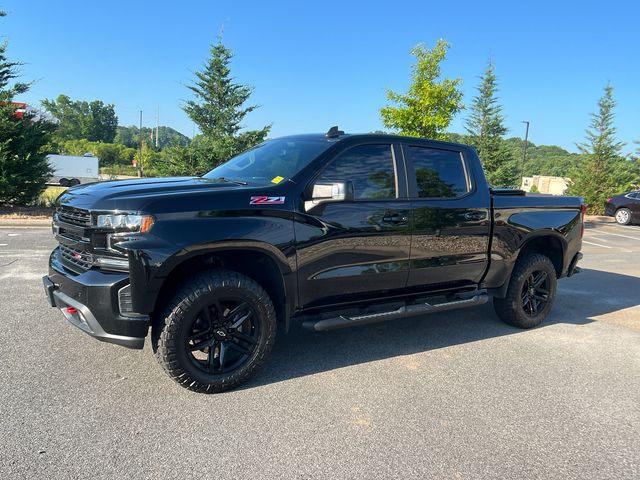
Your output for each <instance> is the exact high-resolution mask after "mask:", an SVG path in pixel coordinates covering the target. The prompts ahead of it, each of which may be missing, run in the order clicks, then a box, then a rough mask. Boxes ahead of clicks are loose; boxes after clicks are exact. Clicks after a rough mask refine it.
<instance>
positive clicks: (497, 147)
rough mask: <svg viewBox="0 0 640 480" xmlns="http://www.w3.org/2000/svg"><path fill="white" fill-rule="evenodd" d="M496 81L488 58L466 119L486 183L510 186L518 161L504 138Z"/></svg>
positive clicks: (495, 185) (504, 132) (492, 66)
mask: <svg viewBox="0 0 640 480" xmlns="http://www.w3.org/2000/svg"><path fill="white" fill-rule="evenodd" d="M497 92H498V82H497V79H496V74H495V67H494V65H493V62H492V61H491V60H490V61H489V63H488V64H487V69H486V71H485V72H484V74H483V75H482V76H481V77H480V86H479V87H478V94H477V95H476V96H475V98H474V99H473V103H472V104H471V114H470V115H469V117H468V118H467V120H466V122H465V128H466V130H467V132H468V134H469V137H470V141H471V144H472V145H473V146H474V147H475V148H476V150H477V151H478V155H479V156H480V160H481V161H482V165H483V167H484V171H485V174H486V176H487V181H488V182H489V185H491V186H493V187H513V186H517V185H518V183H519V182H518V164H517V159H516V157H515V156H514V154H513V151H512V150H511V149H510V148H509V146H508V145H507V144H506V143H505V141H504V139H503V137H504V135H505V134H506V133H507V131H508V129H507V128H506V127H505V126H504V116H503V115H502V106H501V105H500V104H499V103H498V97H497Z"/></svg>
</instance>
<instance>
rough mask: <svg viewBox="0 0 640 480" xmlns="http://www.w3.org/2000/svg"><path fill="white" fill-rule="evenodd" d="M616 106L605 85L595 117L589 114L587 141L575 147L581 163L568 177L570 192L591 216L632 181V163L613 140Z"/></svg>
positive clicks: (600, 211)
mask: <svg viewBox="0 0 640 480" xmlns="http://www.w3.org/2000/svg"><path fill="white" fill-rule="evenodd" d="M615 106H616V102H615V100H614V99H613V87H612V86H611V85H607V86H606V87H605V89H604V95H603V96H602V97H601V98H600V100H599V101H598V111H597V113H593V114H591V123H590V124H589V128H588V129H587V130H586V141H585V142H583V143H579V144H577V147H578V149H579V150H580V152H581V153H582V155H583V161H582V163H581V165H580V166H579V167H578V168H577V169H576V170H575V171H574V172H572V174H571V180H572V183H571V186H570V187H569V192H570V193H571V194H574V195H580V196H582V197H583V198H584V199H585V201H586V203H587V204H589V211H590V212H591V213H594V214H601V213H602V212H603V210H604V202H605V200H606V199H607V197H609V196H611V195H613V194H615V193H619V192H618V190H623V189H626V188H628V186H629V183H631V182H632V181H633V178H631V177H632V176H633V174H632V170H631V168H630V167H631V163H630V162H628V161H627V160H626V159H625V158H624V157H623V154H622V149H623V148H624V145H625V144H624V142H619V141H617V140H616V128H615V126H614V119H615V113H614V108H615Z"/></svg>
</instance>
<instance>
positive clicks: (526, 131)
mask: <svg viewBox="0 0 640 480" xmlns="http://www.w3.org/2000/svg"><path fill="white" fill-rule="evenodd" d="M522 123H526V124H527V129H526V130H525V132H524V148H523V149H522V169H521V176H522V178H524V164H525V162H526V161H527V141H528V140H529V120H523V121H522Z"/></svg>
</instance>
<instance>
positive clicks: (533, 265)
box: [493, 254, 557, 328]
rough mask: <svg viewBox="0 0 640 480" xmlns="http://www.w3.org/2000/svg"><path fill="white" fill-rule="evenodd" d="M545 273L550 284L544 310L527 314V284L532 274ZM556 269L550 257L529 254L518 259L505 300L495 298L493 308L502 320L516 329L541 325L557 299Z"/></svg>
mask: <svg viewBox="0 0 640 480" xmlns="http://www.w3.org/2000/svg"><path fill="white" fill-rule="evenodd" d="M535 272H545V273H546V275H547V278H548V280H549V282H548V295H547V301H546V303H545V304H544V308H542V309H540V311H539V312H538V313H537V314H536V315H532V314H531V313H530V312H526V311H525V308H526V305H524V306H523V295H524V293H525V292H524V290H525V283H526V282H528V279H530V278H531V277H530V276H531V275H532V273H535ZM556 287H557V279H556V269H555V267H554V266H553V263H551V260H549V258H548V257H546V256H544V255H540V254H529V255H525V256H523V257H521V258H519V259H518V261H517V263H516V266H515V267H514V269H513V272H512V273H511V278H510V281H509V288H508V289H507V294H506V296H505V298H494V299H493V308H494V309H495V311H496V313H497V314H498V317H500V319H501V320H502V321H503V322H505V323H507V324H509V325H512V326H514V327H518V328H533V327H537V326H538V325H540V324H541V323H542V322H543V321H544V320H545V318H547V316H548V315H549V312H550V311H551V307H552V306H553V302H554V300H555V297H556Z"/></svg>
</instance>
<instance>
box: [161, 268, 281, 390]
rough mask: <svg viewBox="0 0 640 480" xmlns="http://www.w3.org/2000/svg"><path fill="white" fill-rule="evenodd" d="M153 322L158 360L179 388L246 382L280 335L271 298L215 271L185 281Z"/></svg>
mask: <svg viewBox="0 0 640 480" xmlns="http://www.w3.org/2000/svg"><path fill="white" fill-rule="evenodd" d="M160 317H161V318H159V319H157V322H156V324H154V328H153V332H152V338H153V348H154V351H155V353H156V358H157V359H158V362H159V363H160V365H161V366H162V367H163V368H164V370H165V371H166V372H167V373H168V374H169V376H170V377H171V378H173V379H174V380H175V381H176V382H178V383H179V384H180V385H181V386H183V387H185V388H188V389H189V390H194V391H196V392H204V393H217V392H222V391H224V390H229V389H231V388H234V387H236V386H237V385H239V384H241V383H243V382H245V381H246V380H247V379H248V378H249V377H250V376H251V375H252V374H253V373H254V372H255V371H256V370H257V369H258V368H259V367H260V366H261V365H262V364H263V363H264V361H265V359H266V357H267V355H268V354H269V352H270V351H271V348H272V347H273V343H274V340H275V335H276V316H275V311H274V308H273V304H272V302H271V299H270V298H269V296H268V295H267V293H266V292H265V291H264V289H263V288H262V287H261V286H260V285H258V284H257V283H256V282H255V281H253V280H252V279H250V278H248V277H246V276H244V275H241V274H239V273H237V272H232V271H228V270H212V271H209V272H205V273H203V274H200V275H199V276H197V277H196V278H195V279H193V280H192V281H190V282H189V283H187V284H186V285H185V286H184V287H183V288H182V290H181V291H180V292H179V293H178V294H177V295H176V296H175V297H174V298H173V300H172V301H171V302H170V303H169V306H168V307H167V309H166V310H165V312H164V313H163V314H161V315H160Z"/></svg>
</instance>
